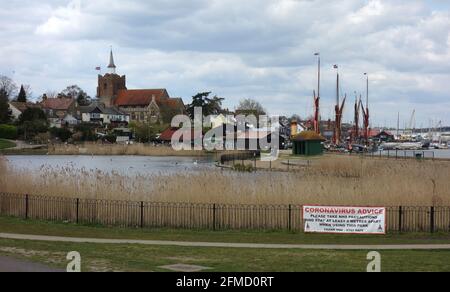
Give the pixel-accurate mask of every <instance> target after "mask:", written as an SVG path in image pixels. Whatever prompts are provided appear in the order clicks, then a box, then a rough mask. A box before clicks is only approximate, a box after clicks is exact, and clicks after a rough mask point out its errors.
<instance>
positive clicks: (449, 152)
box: [374, 149, 450, 159]
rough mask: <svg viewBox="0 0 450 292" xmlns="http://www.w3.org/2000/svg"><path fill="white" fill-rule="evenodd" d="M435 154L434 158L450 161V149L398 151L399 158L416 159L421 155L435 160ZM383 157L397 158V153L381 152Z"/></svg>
mask: <svg viewBox="0 0 450 292" xmlns="http://www.w3.org/2000/svg"><path fill="white" fill-rule="evenodd" d="M379 153H380V152H375V153H374V155H379ZM433 153H434V158H447V159H450V149H445V150H416V151H413V150H406V151H404V150H398V151H397V155H398V157H404V156H405V155H406V157H414V156H415V154H421V155H422V156H424V157H425V158H433ZM381 154H382V155H385V156H387V155H389V156H392V157H395V155H396V152H395V150H390V151H382V152H381Z"/></svg>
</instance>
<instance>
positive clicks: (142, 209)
mask: <svg viewBox="0 0 450 292" xmlns="http://www.w3.org/2000/svg"><path fill="white" fill-rule="evenodd" d="M141 228H144V202H141Z"/></svg>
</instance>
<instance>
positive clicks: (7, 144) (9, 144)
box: [0, 139, 16, 149]
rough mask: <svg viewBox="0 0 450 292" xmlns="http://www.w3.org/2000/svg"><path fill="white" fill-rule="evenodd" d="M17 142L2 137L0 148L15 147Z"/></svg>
mask: <svg viewBox="0 0 450 292" xmlns="http://www.w3.org/2000/svg"><path fill="white" fill-rule="evenodd" d="M14 147H16V144H15V143H13V142H10V141H8V140H5V139H0V149H8V148H14Z"/></svg>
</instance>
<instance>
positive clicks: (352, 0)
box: [0, 0, 450, 125]
mask: <svg viewBox="0 0 450 292" xmlns="http://www.w3.org/2000/svg"><path fill="white" fill-rule="evenodd" d="M0 2H1V4H2V7H4V9H2V11H0V28H1V32H0V41H1V42H2V46H1V47H0V55H1V56H5V57H2V58H0V74H6V75H10V76H11V77H13V78H14V79H15V80H16V81H17V82H19V83H27V84H31V86H32V88H33V92H35V93H36V94H38V93H41V92H44V91H46V90H48V89H51V90H61V89H63V88H64V87H65V86H67V85H69V84H73V83H77V84H79V85H81V86H82V87H83V88H85V89H86V90H87V91H88V92H89V93H90V94H91V95H94V94H95V88H96V72H95V71H94V68H95V67H96V66H99V65H102V66H103V67H105V65H106V63H107V61H108V51H109V47H110V45H113V46H114V51H115V54H116V62H117V65H118V70H119V73H122V74H126V75H127V80H128V84H129V87H130V88H145V87H166V88H167V89H168V90H169V92H170V93H171V94H172V95H174V96H181V97H183V98H184V99H185V101H186V102H188V101H189V99H190V96H192V95H194V94H195V93H196V92H197V91H203V90H212V91H214V93H215V94H218V95H220V96H223V97H225V98H227V100H226V103H225V105H226V106H227V107H229V108H233V107H234V106H235V105H236V104H237V103H238V101H239V99H240V98H243V97H252V98H256V99H258V100H260V101H261V102H262V103H263V104H264V106H265V107H266V108H268V110H269V111H270V112H271V113H274V114H286V115H289V114H293V113H298V114H300V115H302V116H305V115H310V114H311V113H312V98H311V95H312V91H313V89H315V86H316V83H317V81H316V59H315V57H314V56H313V53H314V52H316V51H320V52H321V56H322V64H323V67H322V72H323V76H322V78H323V82H322V84H323V88H322V92H323V94H322V95H323V96H322V101H323V108H322V115H323V117H324V118H328V117H332V112H333V108H334V105H333V102H334V99H335V98H334V96H335V93H334V91H335V79H336V76H335V70H333V68H332V65H333V64H339V65H340V71H341V77H342V85H343V86H342V93H343V94H344V93H347V94H348V96H350V97H351V98H350V100H353V99H354V97H353V96H354V92H355V91H356V92H357V94H360V93H361V94H364V92H365V79H364V76H363V74H362V73H363V72H369V73H370V80H371V82H370V84H371V90H370V91H371V92H370V95H371V96H370V97H371V107H372V113H373V118H374V120H373V123H374V125H378V124H383V123H384V122H385V121H388V123H391V124H392V125H395V124H396V117H397V113H398V112H399V111H400V112H402V113H404V115H405V116H407V115H408V114H410V113H411V112H412V110H413V109H417V118H418V120H421V121H422V123H424V124H425V125H427V123H428V121H429V119H430V117H433V118H435V119H441V120H443V121H445V123H447V124H449V125H450V115H448V111H447V110H446V109H445V107H444V106H443V105H448V102H449V101H448V92H450V84H449V82H448V80H449V78H450V12H449V5H443V3H442V2H440V1H425V0H412V1H406V0H392V1H381V0H364V1H362V0H361V1H360V0H342V1H329V0H247V1H241V0H193V1H185V0H171V1H163V0H151V1H144V0H142V1H140V0H128V1H111V0H108V1H106V0H96V1H84V0H81V1H77V0H75V1H67V0H66V1H58V0H43V1H39V2H37V1H31V0H21V1H19V0H12V1H6V0H0ZM13 71H14V72H15V73H14V74H13V73H12V72H13ZM347 109H348V110H347V111H346V113H345V118H344V119H345V120H350V119H352V113H351V110H350V109H351V105H349V106H348V107H347Z"/></svg>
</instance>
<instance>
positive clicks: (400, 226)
mask: <svg viewBox="0 0 450 292" xmlns="http://www.w3.org/2000/svg"><path fill="white" fill-rule="evenodd" d="M402 209H403V208H402V206H400V207H398V232H402V230H403V210H402Z"/></svg>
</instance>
